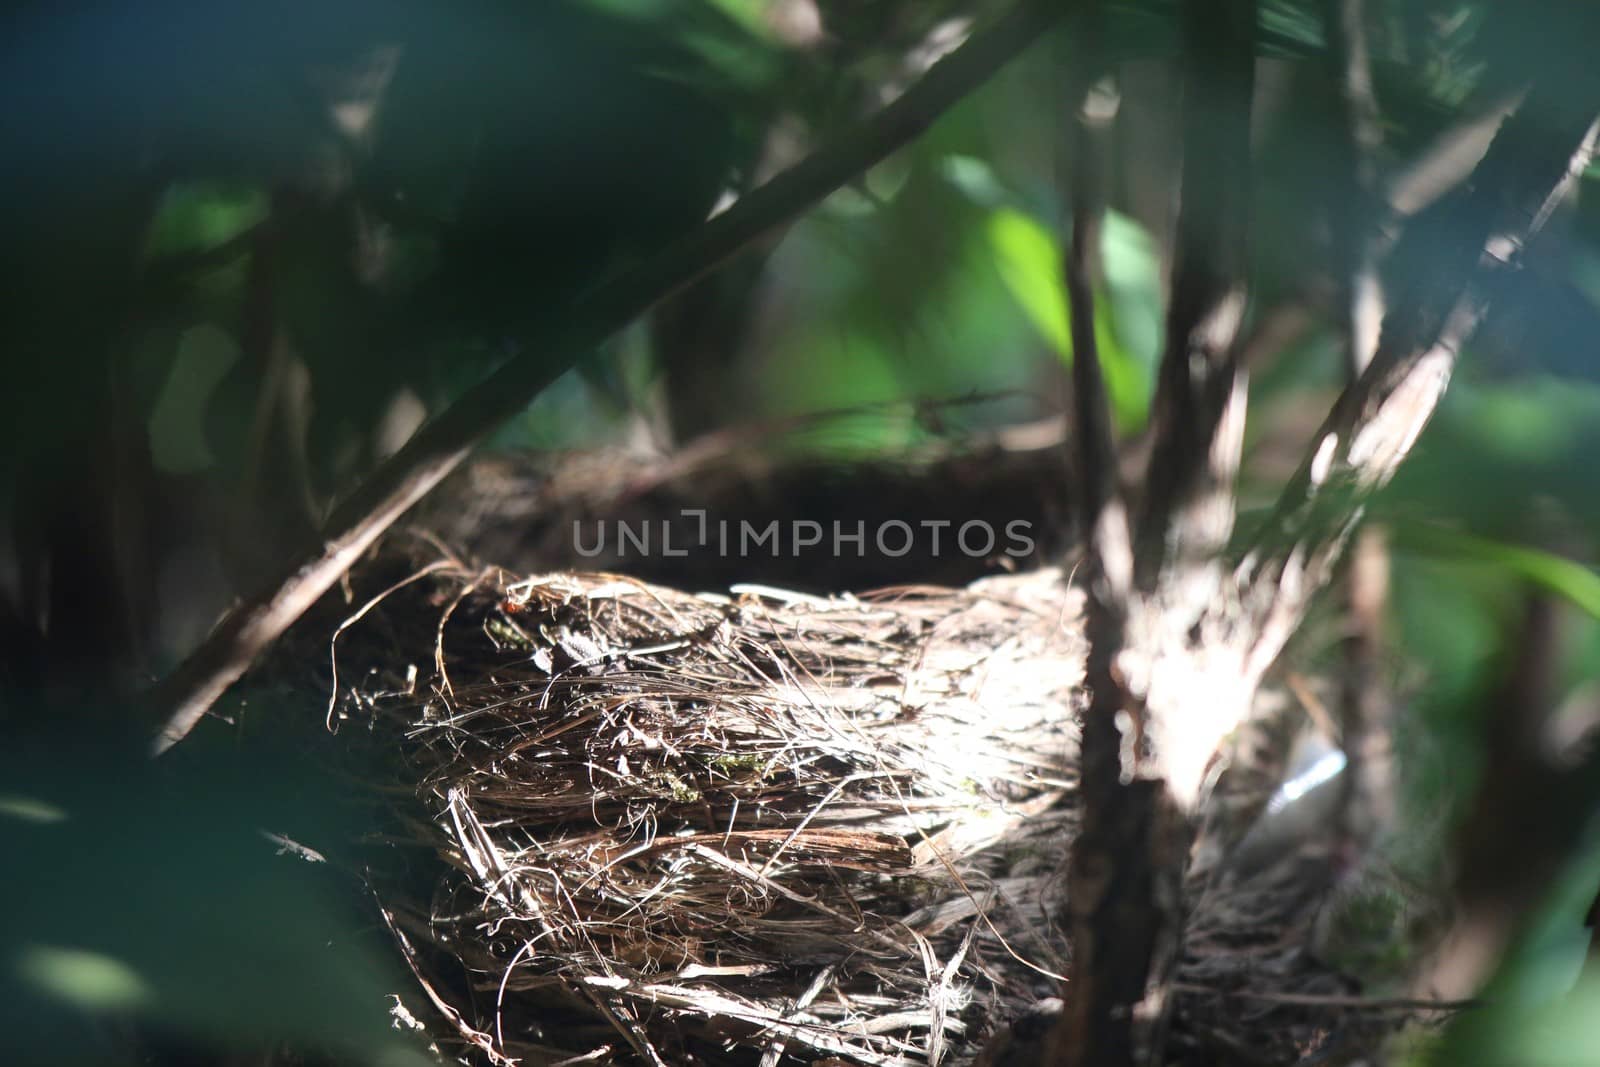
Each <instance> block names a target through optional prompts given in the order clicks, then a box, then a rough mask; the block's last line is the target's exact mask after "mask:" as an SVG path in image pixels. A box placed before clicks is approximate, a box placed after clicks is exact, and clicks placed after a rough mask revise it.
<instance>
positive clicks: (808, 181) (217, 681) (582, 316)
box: [146, 0, 1070, 753]
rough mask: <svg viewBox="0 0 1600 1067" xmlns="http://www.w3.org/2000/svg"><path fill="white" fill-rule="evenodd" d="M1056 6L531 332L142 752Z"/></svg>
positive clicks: (252, 610)
mask: <svg viewBox="0 0 1600 1067" xmlns="http://www.w3.org/2000/svg"><path fill="white" fill-rule="evenodd" d="M1069 6H1070V5H1069V4H1065V3H1052V2H1048V0H1022V2H1020V3H1019V4H1018V5H1017V6H1016V7H1015V8H1014V9H1012V10H1011V11H1010V12H1008V13H1007V14H1006V15H1004V16H1002V17H1001V18H1000V19H998V20H997V21H996V22H995V23H994V24H993V25H992V26H990V27H989V28H988V29H986V30H983V31H981V32H979V33H976V34H974V35H973V36H972V38H971V39H970V40H968V41H967V43H966V44H964V45H962V47H960V48H959V49H957V50H956V51H954V52H952V53H951V54H950V55H949V56H947V57H945V58H944V59H943V60H941V61H940V62H939V63H938V64H936V65H935V66H934V67H933V68H932V69H931V70H929V71H928V73H927V74H926V75H924V76H923V78H922V79H921V80H920V81H919V82H918V83H917V84H916V85H914V86H913V87H912V88H911V89H909V90H907V91H906V93H905V94H904V95H902V96H901V97H900V98H899V99H897V100H896V101H894V103H892V104H890V105H889V106H887V107H885V108H884V109H883V110H882V111H880V112H878V113H877V114H875V115H873V116H872V117H870V118H868V119H866V120H864V121H862V122H861V123H859V124H858V125H856V126H855V127H854V128H853V129H850V130H848V131H846V132H845V133H844V134H843V135H842V136H840V137H839V138H838V140H837V141H835V142H834V143H833V144H831V145H830V146H828V147H827V148H825V149H823V150H821V151H819V152H817V153H815V154H814V155H812V156H811V157H810V158H808V159H807V160H805V161H804V162H803V163H801V164H799V165H798V166H796V167H794V168H792V169H791V170H789V171H787V172H785V173H783V174H781V175H779V176H778V177H777V178H775V179H773V180H772V181H771V182H769V183H767V184H766V185H764V186H762V187H761V188H760V189H757V190H756V191H754V192H753V193H751V194H749V195H748V196H746V197H745V198H743V199H742V200H740V201H739V202H738V203H737V204H735V205H734V206H733V207H732V208H731V209H729V210H728V211H726V212H724V213H723V214H721V215H719V216H717V217H716V218H714V219H712V220H711V221H709V222H707V223H705V224H704V225H702V226H700V227H699V228H697V229H696V230H694V231H693V232H691V233H689V234H688V235H687V236H685V237H683V238H682V239H680V240H678V241H676V242H674V243H673V244H671V245H669V246H668V247H667V248H666V249H664V250H663V251H662V252H661V253H660V254H658V255H656V256H655V257H653V258H652V259H650V260H648V261H646V262H645V263H644V264H642V265H641V266H640V267H638V268H637V269H635V270H632V271H630V272H628V273H626V274H623V275H621V276H620V277H618V278H616V279H615V280H613V281H612V282H610V283H608V284H605V285H602V286H601V287H599V288H597V289H595V290H592V291H591V292H590V293H588V294H587V295H586V296H585V297H584V298H582V299H580V300H579V301H578V302H577V303H576V304H574V305H573V306H572V308H571V309H570V314H568V315H566V316H564V317H563V319H562V321H560V322H558V323H547V324H546V325H544V326H543V327H542V328H536V329H534V330H533V331H532V335H531V336H529V337H528V338H526V339H525V343H524V345H523V346H522V349H521V351H520V352H519V353H518V354H517V355H515V356H513V357H512V358H511V359H510V360H509V361H508V362H507V363H505V364H504V365H503V366H501V367H500V368H499V369H498V370H496V371H495V372H494V373H492V374H491V375H489V376H488V377H487V378H486V379H484V380H483V381H482V382H480V383H478V384H477V385H475V386H473V387H472V388H471V389H469V390H468V391H467V392H466V394H465V395H463V396H462V397H461V399H460V400H458V401H457V402H456V403H455V404H453V405H451V406H450V407H449V408H447V409H446V410H445V411H443V412H442V413H441V414H440V415H439V416H438V417H437V418H435V419H433V420H432V421H431V422H429V423H428V424H427V425H426V426H424V427H423V428H422V429H421V430H420V431H418V433H417V434H416V436H415V437H413V438H412V439H411V441H410V442H409V443H408V444H407V445H406V446H405V447H404V448H403V449H401V450H400V451H399V452H398V453H396V454H395V455H394V456H393V457H391V458H390V459H389V460H388V461H387V462H385V463H384V464H383V465H382V466H380V467H379V468H378V469H377V470H376V471H374V472H373V473H372V475H371V476H370V477H369V478H368V479H367V480H366V481H365V482H363V483H362V485H361V486H360V487H359V488H358V489H357V490H356V491H355V492H354V493H353V494H352V495H351V496H350V498H349V499H347V500H346V501H345V502H344V503H343V504H342V505H340V507H339V508H338V509H337V510H336V511H335V512H334V514H333V515H332V517H331V518H330V519H329V520H328V522H327V524H326V526H325V527H324V529H323V531H322V537H321V543H320V544H319V545H318V546H317V547H316V548H315V549H314V550H312V551H310V552H308V553H306V554H305V555H303V556H302V557H300V558H298V559H296V560H295V561H294V562H293V564H292V565H291V566H290V567H288V568H286V569H285V570H284V572H283V573H282V575H281V576H280V577H279V578H278V580H277V581H275V582H274V583H272V584H271V585H270V586H269V587H267V588H265V589H263V590H261V591H260V592H258V593H257V594H255V595H254V596H252V597H251V598H249V599H248V600H246V601H244V602H243V603H241V604H240V605H239V606H237V607H235V608H234V609H233V610H232V611H230V612H229V613H228V614H227V615H226V616H224V617H223V619H222V621H221V622H220V623H219V624H218V625H217V628H216V629H215V630H214V631H213V632H212V633H211V635H210V636H209V637H207V638H206V640H205V641H204V642H203V643H202V644H201V645H200V647H199V648H198V649H196V650H195V651H194V652H193V653H192V654H191V655H190V656H189V658H188V659H186V660H185V661H184V662H183V663H182V664H180V665H179V666H178V668H177V669H176V670H175V671H173V673H172V674H170V675H169V676H168V677H166V678H165V679H163V680H162V682H161V683H160V684H159V685H158V686H156V687H155V689H154V690H152V691H151V692H150V693H149V694H147V695H146V703H147V705H148V708H149V711H150V714H151V718H152V720H153V721H156V722H159V723H160V728H159V734H158V736H157V739H156V741H155V751H156V752H158V753H159V752H163V751H165V750H166V749H168V748H170V747H171V746H172V745H174V744H176V743H177V742H178V741H180V740H182V739H183V737H184V736H185V735H187V734H188V732H189V731H190V730H191V729H192V728H193V727H194V725H195V724H196V723H197V722H199V721H200V719H201V717H202V716H204V715H205V713H206V711H207V710H208V709H209V708H210V707H211V706H212V704H213V703H215V702H216V700H217V699H218V698H219V697H221V696H222V694H223V693H224V692H225V691H226V690H227V689H228V687H229V686H230V685H232V684H233V683H234V682H235V681H237V680H238V678H239V677H240V676H241V675H242V674H244V672H245V671H246V670H247V669H248V668H249V666H250V664H251V663H252V662H254V660H255V658H256V657H257V656H258V655H259V654H260V653H261V651H262V650H263V649H265V648H266V647H267V646H268V645H270V644H271V643H272V642H273V641H275V640H277V638H278V637H279V636H280V635H281V634H282V633H283V632H284V631H285V630H286V629H288V628H289V626H290V625H291V624H293V622H294V621H295V620H296V619H298V618H299V617H300V615H301V614H302V613H304V612H305V611H306V609H307V608H309V607H310V606H311V605H312V604H313V603H314V602H315V601H316V600H317V598H319V597H320V596H321V595H322V594H323V593H325V592H326V591H327V590H328V589H329V588H331V587H332V585H333V584H334V583H335V582H337V581H338V580H339V578H340V576H341V575H343V574H344V573H345V571H346V570H347V569H348V568H349V567H350V566H351V564H353V563H354V562H355V561H356V559H358V558H359V557H360V556H361V554H362V553H363V552H365V551H366V550H367V548H368V547H370V546H371V545H372V543H373V542H374V541H376V540H377V538H378V537H379V535H381V534H382V533H383V532H384V530H386V529H388V527H389V526H390V525H392V524H393V523H394V522H395V520H397V519H398V518H399V517H400V516H401V515H402V514H404V513H405V511H406V510H407V509H408V508H410V507H411V506H412V505H413V504H415V503H416V502H417V501H418V500H420V499H422V497H423V496H424V495H426V494H427V492H428V491H429V490H430V489H432V488H433V487H434V486H435V485H437V484H438V483H439V482H440V481H441V480H442V479H443V478H444V477H445V476H446V475H447V474H449V473H450V472H451V471H452V470H454V469H455V467H456V466H457V465H458V464H459V463H460V462H461V461H462V459H464V458H465V457H466V455H467V453H468V452H469V451H471V449H472V448H473V446H474V445H476V444H477V443H478V442H479V441H480V440H482V439H483V438H484V437H485V436H486V435H487V434H489V433H490V432H492V431H493V430H494V429H495V428H496V427H497V426H499V425H500V424H501V423H502V422H504V421H505V420H506V419H508V418H510V417H511V416H513V415H515V414H517V413H518V412H520V411H521V410H522V409H523V408H525V407H526V406H527V404H528V402H529V401H530V400H531V399H532V398H533V397H534V396H536V395H537V394H538V393H539V391H540V390H541V389H543V388H544V387H545V386H546V385H548V384H550V382H551V381H553V380H554V379H555V378H557V377H558V376H560V375H561V374H562V373H564V372H565V371H566V370H567V369H568V368H570V367H571V366H572V364H573V362H574V361H575V360H576V359H577V358H578V357H579V356H580V355H581V354H583V353H584V352H585V351H587V350H588V349H590V348H592V347H593V346H594V345H596V344H599V343H600V342H601V341H603V340H605V339H606V338H607V337H609V336H610V335H611V334H613V333H615V332H616V331H617V330H619V329H621V328H622V327H623V326H625V325H626V324H627V323H628V322H630V321H632V320H633V319H635V318H637V317H638V316H639V315H641V314H643V313H644V312H645V311H647V310H648V309H649V308H650V307H651V305H653V304H654V303H656V302H657V301H659V300H660V299H662V298H663V297H665V296H667V295H669V294H670V293H672V292H674V291H676V290H678V289H681V288H682V287H683V286H685V285H687V284H689V283H690V282H692V281H693V280H694V279H696V278H697V277H699V276H700V275H702V274H704V273H705V272H706V271H708V270H710V269H712V268H713V267H715V266H716V265H717V264H719V263H721V262H723V261H724V260H726V259H727V258H728V257H729V256H731V255H733V254H734V253H735V252H738V251H739V250H740V249H741V248H744V247H745V246H747V245H748V244H750V243H751V242H752V241H754V240H755V239H756V238H758V237H760V236H761V235H762V234H763V233H766V232H767V231H769V230H771V229H772V228H773V227H775V226H779V225H782V224H783V223H785V222H788V221H790V220H791V219H793V218H795V217H796V216H798V215H799V214H801V213H802V212H804V211H805V210H806V209H807V208H809V207H811V206H812V205H814V204H815V203H817V202H818V201H819V200H821V199H822V198H823V197H825V196H827V195H828V194H829V193H831V192H832V191H834V190H835V189H837V188H839V187H840V186H842V185H844V184H845V183H846V182H848V181H850V180H851V179H852V178H854V177H856V176H857V175H859V174H861V173H862V172H863V171H865V170H866V169H867V168H869V167H871V166H872V165H873V164H875V163H877V162H879V161H880V160H882V159H884V158H885V157H886V156H888V155H889V154H890V153H891V152H893V151H895V150H896V149H898V148H900V147H902V146H904V145H906V144H908V143H909V142H911V141H912V140H914V139H915V138H916V137H917V136H918V135H920V134H921V133H922V132H923V131H925V130H926V129H927V128H928V126H929V125H930V124H931V123H932V122H933V120H934V119H936V118H937V117H938V116H939V115H941V114H942V113H943V112H944V111H946V110H947V109H949V108H950V107H951V106H952V105H953V104H955V103H956V102H957V101H959V100H960V99H962V98H963V97H964V96H966V95H967V94H968V93H970V92H971V91H972V90H973V89H976V88H977V87H978V86H980V85H982V84H983V83H984V82H985V81H986V80H987V79H988V78H989V77H990V75H992V74H993V73H994V72H995V71H996V70H998V69H999V68H1000V67H1001V66H1002V65H1004V64H1005V63H1006V62H1007V61H1008V60H1010V59H1011V58H1013V57H1014V56H1016V55H1017V54H1018V53H1019V52H1021V51H1022V50H1023V48H1025V47H1026V46H1027V45H1028V44H1029V43H1031V42H1032V41H1033V40H1034V39H1035V38H1036V37H1038V36H1039V34H1040V33H1041V32H1043V31H1044V30H1045V29H1046V28H1047V27H1048V26H1050V25H1051V24H1052V23H1053V22H1054V21H1055V20H1056V19H1057V18H1059V17H1060V16H1061V15H1063V14H1065V13H1066V10H1067V8H1068V7H1069Z"/></svg>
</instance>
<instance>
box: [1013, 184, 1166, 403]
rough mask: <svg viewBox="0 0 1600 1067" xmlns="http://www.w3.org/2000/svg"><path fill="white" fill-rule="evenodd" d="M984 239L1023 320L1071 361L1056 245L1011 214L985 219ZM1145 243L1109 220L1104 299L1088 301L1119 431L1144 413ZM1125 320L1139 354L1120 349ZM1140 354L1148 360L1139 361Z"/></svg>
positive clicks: (1149, 265)
mask: <svg viewBox="0 0 1600 1067" xmlns="http://www.w3.org/2000/svg"><path fill="white" fill-rule="evenodd" d="M988 235H989V243H990V247H991V249H992V250H993V253H994V257H995V265H996V267H997V269H998V270H999V272H1000V277H1001V278H1002V279H1003V280H1004V281H1005V284H1006V288H1007V289H1009V290H1010V292H1011V295H1012V297H1013V298H1014V299H1015V300H1016V302H1017V304H1018V305H1019V306H1020V307H1021V309H1022V311H1023V314H1024V315H1026V316H1027V318H1028V321H1029V322H1031V323H1032V324H1033V326H1034V328H1035V329H1036V330H1037V331H1038V332H1039V334H1040V335H1041V336H1042V337H1043V338H1044V339H1045V341H1047V342H1048V343H1049V344H1050V346H1051V347H1052V348H1054V349H1055V350H1056V351H1057V352H1058V353H1060V354H1061V356H1062V358H1064V359H1067V360H1070V359H1071V358H1072V329H1071V313H1070V311H1069V309H1068V306H1067V299H1066V292H1065V287H1064V286H1063V284H1062V278H1061V262H1062V250H1061V245H1060V242H1059V241H1057V240H1056V238H1055V237H1054V236H1053V235H1052V234H1051V233H1050V232H1049V231H1048V230H1047V229H1046V228H1045V227H1044V226H1042V225H1041V224H1040V223H1039V222H1038V221H1037V220H1035V219H1034V218H1032V217H1031V216H1029V215H1026V214H1024V213H1022V212H1020V211H1017V210H1015V209H1012V208H1002V209H1000V210H998V211H995V212H994V213H993V214H992V215H991V216H990V218H989V227H988ZM1145 241H1147V239H1146V238H1144V235H1143V231H1141V230H1139V228H1138V227H1137V226H1136V225H1135V224H1134V223H1132V222H1131V221H1129V220H1127V219H1124V218H1122V217H1121V216H1117V215H1114V214H1109V213H1108V215H1107V222H1106V231H1105V241H1104V243H1103V245H1102V258H1103V259H1104V262H1105V275H1106V290H1107V291H1105V292H1099V293H1096V294H1095V344H1096V346H1097V347H1098V348H1099V350H1100V367H1101V371H1102V373H1104V375H1105V380H1106V392H1107V394H1108V395H1109V397H1110V401H1111V409H1112V414H1113V416H1114V417H1115V418H1116V421H1117V425H1118V426H1119V427H1120V428H1121V429H1123V430H1124V431H1127V430H1132V429H1136V428H1138V427H1139V426H1140V425H1141V424H1142V423H1143V422H1144V419H1145V416H1146V413H1147V411H1148V409H1149V397H1150V375H1149V371H1148V367H1149V365H1150V363H1151V362H1152V361H1153V358H1154V350H1155V343H1156V341H1155V336H1156V335H1155V334H1152V333H1150V331H1149V330H1148V329H1147V328H1146V327H1147V325H1148V324H1147V323H1146V322H1145V319H1146V318H1147V315H1146V312H1147V311H1148V310H1149V309H1150V308H1152V307H1154V306H1155V305H1156V303H1157V302H1158V300H1157V297H1156V294H1155V291H1154V287H1153V282H1154V279H1155V270H1154V257H1153V254H1147V253H1148V248H1147V247H1146V245H1145V244H1144V243H1143V242H1145ZM1147 298H1148V299H1147ZM1124 318H1126V319H1127V320H1129V325H1130V326H1131V327H1132V330H1131V331H1130V332H1133V333H1134V334H1135V335H1136V337H1137V340H1138V341H1139V343H1140V346H1141V347H1140V348H1132V347H1130V346H1129V345H1127V344H1125V343H1123V342H1124V337H1125V333H1124V329H1123V320H1124ZM1157 330H1159V326H1157ZM1145 346H1148V347H1147V348H1146V347H1145ZM1141 349H1142V350H1143V351H1141ZM1144 352H1148V353H1149V358H1141V356H1142V355H1143V353H1144Z"/></svg>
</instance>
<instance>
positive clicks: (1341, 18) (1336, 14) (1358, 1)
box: [1323, 0, 1389, 842]
mask: <svg viewBox="0 0 1600 1067" xmlns="http://www.w3.org/2000/svg"><path fill="white" fill-rule="evenodd" d="M1323 20H1324V26H1325V29H1326V32H1327V38H1328V57H1329V60H1330V64H1331V66H1332V72H1331V73H1332V75H1333V77H1334V78H1335V79H1336V81H1337V84H1338V90H1339V103H1340V112H1341V114H1340V122H1339V131H1338V137H1337V138H1336V143H1337V145H1338V147H1339V155H1340V159H1339V173H1338V177H1337V180H1338V181H1339V183H1340V189H1339V194H1338V196H1337V197H1336V198H1335V200H1334V206H1333V209H1332V217H1331V218H1330V220H1329V221H1330V226H1329V230H1330V233H1331V235H1332V246H1333V247H1332V250H1333V269H1334V272H1335V279H1336V282H1337V285H1338V287H1339V291H1340V297H1341V302H1342V304H1343V313H1344V314H1343V318H1344V351H1345V371H1346V378H1347V380H1348V381H1349V382H1352V383H1353V382H1355V381H1356V380H1357V379H1359V378H1360V377H1361V374H1362V372H1363V371H1365V370H1366V369H1367V365H1368V364H1369V363H1371V362H1372V357H1373V354H1374V353H1375V352H1376V351H1377V348H1378V333H1379V330H1380V328H1381V326H1382V322H1383V303H1384V300H1383V288H1382V284H1381V282H1380V280H1379V275H1378V255H1379V250H1378V243H1379V234H1378V225H1377V222H1378V192H1377V162H1376V159H1375V154H1376V153H1377V151H1378V149H1379V148H1380V147H1381V146H1382V143H1383V129H1382V125H1381V114H1380V112H1379V110H1378V100H1377V96H1376V93H1375V91H1374V89H1373V83H1372V64H1371V57H1370V54H1369V50H1368V47H1367V33H1366V2H1365V0H1324V8H1323ZM1344 594H1345V615H1346V625H1347V626H1348V631H1347V634H1346V637H1345V641H1344V649H1343V656H1344V671H1343V676H1342V678H1341V680H1340V682H1341V685H1340V693H1339V732H1340V737H1339V738H1338V739H1337V741H1338V743H1339V744H1340V746H1341V747H1342V748H1343V749H1344V752H1345V756H1346V758H1347V759H1348V760H1349V764H1348V768H1347V770H1346V772H1345V775H1344V779H1343V784H1342V786H1341V789H1342V796H1341V798H1340V804H1339V821H1340V823H1341V824H1342V825H1341V830H1342V832H1343V833H1344V835H1345V836H1347V837H1348V838H1349V839H1350V840H1351V841H1352V842H1360V841H1362V840H1364V839H1366V838H1367V837H1369V836H1370V834H1371V831H1372V830H1373V829H1374V828H1375V827H1376V826H1377V825H1379V824H1380V823H1381V822H1382V821H1383V820H1384V819H1385V817H1386V811H1387V809H1388V806H1389V805H1388V802H1387V799H1386V796H1385V794H1386V793H1387V778H1388V774H1387V772H1386V765H1387V762H1388V760H1387V742H1388V731H1387V729H1386V724H1384V723H1382V722H1380V721H1379V719H1380V717H1381V716H1382V713H1383V708H1382V699H1381V698H1382V693H1381V691H1380V686H1379V680H1378V676H1377V675H1378V661H1379V656H1380V652H1381V630H1382V623H1383V614H1384V610H1385V605H1386V604H1387V602H1388V595H1389V553H1388V547H1387V544H1386V542H1385V539H1384V537H1383V533H1382V531H1380V530H1377V529H1375V528H1372V527H1366V528H1363V529H1362V530H1360V531H1359V532H1358V533H1357V534H1356V538H1355V544H1354V546H1353V549H1352V551H1351V554H1350V565H1349V571H1348V572H1347V574H1346V576H1345V589H1344Z"/></svg>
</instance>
